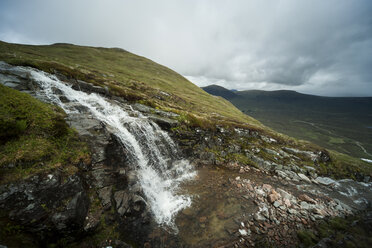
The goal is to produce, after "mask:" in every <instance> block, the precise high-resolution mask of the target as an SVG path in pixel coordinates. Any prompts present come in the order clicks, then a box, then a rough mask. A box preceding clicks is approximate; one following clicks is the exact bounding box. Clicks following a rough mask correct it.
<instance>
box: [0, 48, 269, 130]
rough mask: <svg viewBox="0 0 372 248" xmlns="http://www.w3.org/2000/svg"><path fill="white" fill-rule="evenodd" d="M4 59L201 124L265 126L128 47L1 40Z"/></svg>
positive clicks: (2, 59) (0, 51)
mask: <svg viewBox="0 0 372 248" xmlns="http://www.w3.org/2000/svg"><path fill="white" fill-rule="evenodd" d="M0 61H5V62H7V63H10V64H13V65H27V66H32V67H35V68H38V69H41V70H44V71H47V72H54V71H58V72H59V73H62V74H64V75H66V76H69V77H71V76H73V77H74V78H77V79H81V80H84V81H88V82H90V83H93V84H96V85H100V86H106V87H108V88H109V90H110V92H111V93H112V94H116V95H118V96H123V97H125V98H126V99H128V100H132V101H140V102H142V103H145V104H148V105H151V106H154V107H159V108H162V109H165V110H170V111H173V112H177V113H179V114H181V115H184V116H185V117H186V119H189V121H190V122H195V124H199V125H208V124H209V123H213V122H214V120H219V121H221V122H222V121H225V122H226V123H231V124H234V123H235V124H238V123H239V124H249V125H251V126H256V127H260V126H262V125H261V124H260V123H259V122H258V121H256V120H255V119H253V118H250V117H248V116H246V115H244V114H243V113H241V112H240V111H239V110H238V109H237V108H235V107H234V106H233V105H232V104H231V103H230V102H228V101H226V100H224V99H222V98H216V97H214V96H211V95H209V94H207V93H206V92H205V91H203V90H201V89H200V88H199V87H197V86H196V85H194V84H192V83H191V82H189V81H188V80H187V79H185V78H184V77H182V76H181V75H179V74H178V73H176V72H174V71H172V70H170V69H168V68H166V67H164V66H162V65H159V64H157V63H155V62H153V61H151V60H149V59H146V58H144V57H141V56H137V55H134V54H132V53H129V52H127V51H125V50H123V49H118V48H100V47H86V46H76V45H71V44H62V43H59V44H53V45H48V46H31V45H18V44H10V43H5V42H0ZM190 115H191V116H190Z"/></svg>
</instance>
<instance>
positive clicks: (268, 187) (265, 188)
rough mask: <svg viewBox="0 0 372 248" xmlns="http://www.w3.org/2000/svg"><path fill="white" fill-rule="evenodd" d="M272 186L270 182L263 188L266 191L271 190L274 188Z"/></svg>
mask: <svg viewBox="0 0 372 248" xmlns="http://www.w3.org/2000/svg"><path fill="white" fill-rule="evenodd" d="M272 188H273V187H272V186H271V185H270V184H263V185H262V189H263V190H265V191H266V192H270V191H271V190H272Z"/></svg>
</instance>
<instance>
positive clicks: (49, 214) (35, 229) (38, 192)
mask: <svg viewBox="0 0 372 248" xmlns="http://www.w3.org/2000/svg"><path fill="white" fill-rule="evenodd" d="M89 205H90V202H89V198H88V196H87V193H86V189H85V185H84V182H83V180H82V178H81V177H80V176H79V175H78V174H74V175H71V176H68V177H66V176H62V175H61V173H59V172H58V171H55V172H51V173H50V174H46V175H35V176H33V177H31V178H29V179H27V180H24V181H19V182H16V183H11V184H9V185H2V186H1V187H0V207H1V208H2V209H3V210H5V211H7V213H8V214H7V218H9V220H11V221H12V222H15V223H18V224H20V225H22V226H23V228H24V229H26V230H27V231H28V232H31V233H33V234H34V235H35V236H38V238H39V239H40V240H50V239H53V238H57V237H63V236H66V235H73V236H74V235H75V233H79V232H81V230H82V227H83V223H84V221H85V217H86V215H87V212H88V208H89Z"/></svg>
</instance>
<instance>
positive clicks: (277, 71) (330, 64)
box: [0, 0, 372, 96]
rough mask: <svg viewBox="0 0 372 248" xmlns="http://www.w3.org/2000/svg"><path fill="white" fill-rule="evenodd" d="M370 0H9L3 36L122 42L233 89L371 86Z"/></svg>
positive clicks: (1, 17)
mask: <svg viewBox="0 0 372 248" xmlns="http://www.w3.org/2000/svg"><path fill="white" fill-rule="evenodd" d="M370 13H372V2H371V1H368V0H359V1H348V0H327V1H324V0H312V1H298V0H283V1H277V0H268V1H260V0H257V1H245V0H236V1H223V0H214V1H212V0H204V1H197V0H187V1H186V0H184V1H174V0H163V1H120V0H109V1H98V0H97V1H92V0H89V1H88V0H79V1H76V0H75V1H74V0H67V1H41V0H36V1H26V0H24V1H6V0H3V1H1V3H0V39H3V40H7V41H10V42H13V41H15V42H26V43H38V44H40V43H54V42H70V43H77V44H83V45H95V46H108V47H114V46H115V47H122V48H124V49H126V50H129V51H132V52H134V53H137V54H140V55H143V56H146V57H149V58H151V59H153V60H155V61H157V62H159V63H161V64H164V65H166V66H168V67H171V68H172V69H174V70H176V71H177V72H179V73H181V74H183V75H186V76H188V78H189V79H191V80H192V81H193V82H194V83H197V84H198V85H205V84H209V83H218V84H220V85H222V86H225V87H227V88H237V89H253V88H258V89H267V90H274V89H295V90H299V91H301V92H305V93H315V94H321V95H370V96H372V72H371V71H372V70H371V69H370V68H372V15H371V14H370Z"/></svg>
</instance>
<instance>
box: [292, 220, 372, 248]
mask: <svg viewBox="0 0 372 248" xmlns="http://www.w3.org/2000/svg"><path fill="white" fill-rule="evenodd" d="M363 217H364V216H363V214H359V215H356V216H348V217H346V218H341V217H334V218H331V219H328V220H325V221H320V222H319V223H317V225H316V226H315V227H314V229H313V230H301V231H299V232H298V233H297V236H298V238H299V240H300V243H301V244H302V246H301V247H312V246H314V245H315V244H316V243H318V242H319V241H320V240H321V239H323V238H330V244H328V245H329V246H327V247H350V248H351V247H360V248H367V247H370V245H371V242H372V238H371V234H372V233H371V230H370V229H369V228H368V224H366V223H364V221H363ZM345 237H348V238H346V239H345ZM340 242H341V244H342V245H341V244H340Z"/></svg>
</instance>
